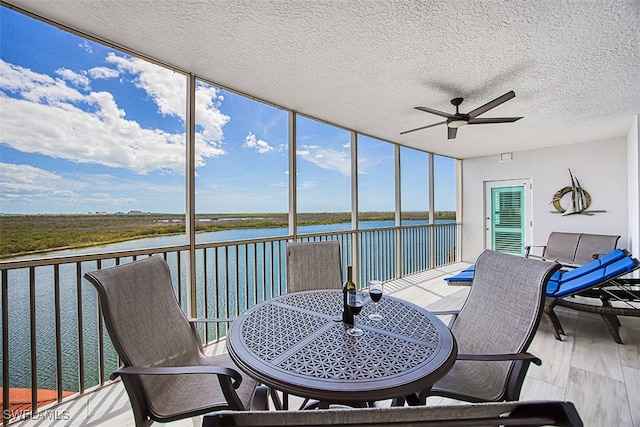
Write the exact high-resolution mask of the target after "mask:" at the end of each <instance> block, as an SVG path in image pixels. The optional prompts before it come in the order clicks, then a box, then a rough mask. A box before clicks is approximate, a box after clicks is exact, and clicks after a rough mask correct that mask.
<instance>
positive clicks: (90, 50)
mask: <svg viewBox="0 0 640 427" xmlns="http://www.w3.org/2000/svg"><path fill="white" fill-rule="evenodd" d="M78 46H79V47H81V48H82V49H84V50H85V51H86V52H88V53H93V48H92V47H91V45H90V44H89V42H88V41H86V40H84V41H83V42H82V43H80V44H79V45H78Z"/></svg>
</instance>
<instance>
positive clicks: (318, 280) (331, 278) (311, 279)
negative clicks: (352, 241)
mask: <svg viewBox="0 0 640 427" xmlns="http://www.w3.org/2000/svg"><path fill="white" fill-rule="evenodd" d="M341 287H342V258H341V255H340V242H338V241H337V240H328V241H322V242H288V243H287V292H298V291H311V290H317V289H340V288H341Z"/></svg>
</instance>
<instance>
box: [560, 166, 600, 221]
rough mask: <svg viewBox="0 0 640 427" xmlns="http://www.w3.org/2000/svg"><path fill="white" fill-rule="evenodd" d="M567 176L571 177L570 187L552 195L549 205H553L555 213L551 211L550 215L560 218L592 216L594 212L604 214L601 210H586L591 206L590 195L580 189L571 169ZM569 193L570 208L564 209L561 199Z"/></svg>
mask: <svg viewBox="0 0 640 427" xmlns="http://www.w3.org/2000/svg"><path fill="white" fill-rule="evenodd" d="M569 176H570V177H571V186H567V187H564V188H561V189H560V190H558V191H556V193H555V194H554V195H553V199H552V200H551V204H553V207H554V208H555V209H556V211H551V213H560V214H562V216H566V215H593V214H594V213H596V212H606V211H603V210H588V209H589V206H591V195H590V194H589V193H588V192H587V190H585V189H584V188H582V186H581V185H580V181H578V178H576V177H574V176H573V173H572V172H571V169H569ZM569 193H571V207H569V208H568V209H565V208H564V207H563V206H562V203H561V202H562V198H563V197H564V196H565V195H567V194H569Z"/></svg>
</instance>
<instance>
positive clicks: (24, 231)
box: [0, 212, 455, 258]
mask: <svg viewBox="0 0 640 427" xmlns="http://www.w3.org/2000/svg"><path fill="white" fill-rule="evenodd" d="M393 218H394V214H393V212H364V213H360V214H359V219H360V220H361V221H385V220H393ZM402 218H403V220H427V219H428V218H429V213H428V212H403V213H402ZM435 219H455V212H436V214H435ZM350 220H351V214H350V213H349V212H338V213H334V212H330V213H301V214H298V225H300V226H304V225H321V224H339V223H344V222H349V221H350ZM287 225H288V214H287V213H261V214H256V213H251V214H198V215H196V232H210V231H222V230H237V229H247V228H276V227H287ZM183 233H185V217H184V215H179V214H155V213H140V214H118V215H115V214H96V215H2V216H0V258H7V257H13V256H20V255H26V254H34V253H39V252H49V251H55V250H61V249H72V248H81V247H89V246H96V245H103V244H108V243H117V242H122V241H126V240H133V239H138V238H143V237H153V236H161V235H171V234H183Z"/></svg>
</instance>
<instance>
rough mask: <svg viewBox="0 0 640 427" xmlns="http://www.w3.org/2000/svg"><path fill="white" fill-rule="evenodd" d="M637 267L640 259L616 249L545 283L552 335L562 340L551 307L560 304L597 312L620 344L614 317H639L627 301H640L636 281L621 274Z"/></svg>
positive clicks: (546, 316)
mask: <svg viewBox="0 0 640 427" xmlns="http://www.w3.org/2000/svg"><path fill="white" fill-rule="evenodd" d="M638 268H640V262H638V260H637V259H635V258H633V256H632V255H631V254H630V253H629V252H628V251H626V250H623V249H616V250H613V251H611V252H609V253H608V254H605V255H604V256H602V257H600V258H598V259H596V260H594V261H591V262H589V263H587V264H585V265H583V266H581V267H578V268H576V269H574V270H570V271H566V272H561V273H557V274H556V275H554V276H553V277H552V278H551V280H550V281H549V285H548V286H547V301H546V303H545V309H544V316H545V319H546V320H547V323H549V325H550V326H551V328H552V330H553V334H554V336H555V338H556V339H557V340H561V337H560V336H561V335H564V329H563V328H562V325H561V324H560V320H559V319H558V316H557V315H556V314H555V312H554V310H553V309H554V307H556V306H561V307H567V308H571V309H574V310H578V311H584V312H589V313H597V314H600V317H602V319H603V320H604V322H605V325H606V326H607V328H608V329H609V332H610V333H611V336H612V337H613V339H614V341H615V342H617V343H618V344H622V339H621V338H620V331H619V329H620V321H619V320H618V318H617V316H634V317H640V308H638V307H637V304H635V305H634V304H631V303H630V301H636V302H637V301H640V292H639V291H638V290H637V289H634V288H636V286H635V285H636V283H637V282H636V281H634V280H633V279H624V278H623V276H625V275H627V274H629V273H631V272H632V271H634V270H636V269H638ZM574 297H582V298H574ZM594 301H598V302H599V304H596V303H594ZM613 302H616V303H619V304H616V305H614V304H612V303H613Z"/></svg>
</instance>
